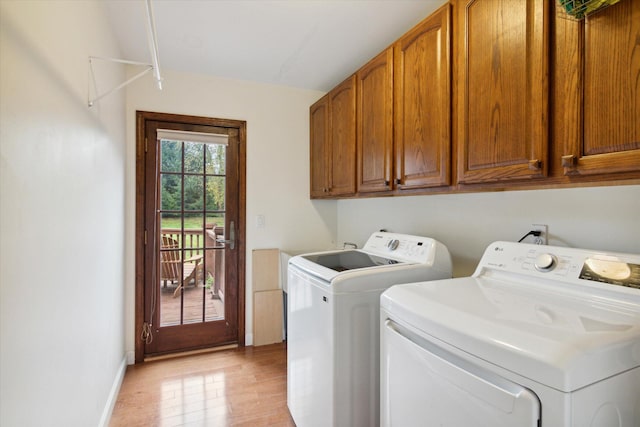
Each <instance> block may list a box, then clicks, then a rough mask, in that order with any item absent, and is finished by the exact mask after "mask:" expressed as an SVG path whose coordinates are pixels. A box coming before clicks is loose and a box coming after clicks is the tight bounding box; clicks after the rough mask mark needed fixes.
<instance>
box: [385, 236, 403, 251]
mask: <svg viewBox="0 0 640 427" xmlns="http://www.w3.org/2000/svg"><path fill="white" fill-rule="evenodd" d="M398 245H400V240H398V239H391V240H389V243H387V247H388V248H389V250H390V251H395V250H396V249H398Z"/></svg>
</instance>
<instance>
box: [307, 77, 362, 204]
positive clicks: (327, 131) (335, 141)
mask: <svg viewBox="0 0 640 427" xmlns="http://www.w3.org/2000/svg"><path fill="white" fill-rule="evenodd" d="M309 127H310V132H311V135H310V158H311V197H312V198H319V197H333V196H345V195H350V194H354V193H355V190H356V77H355V74H354V75H353V76H351V77H349V78H348V79H347V80H345V81H344V82H342V83H341V84H340V85H338V86H337V87H336V88H335V89H333V90H332V91H331V92H329V93H328V94H326V95H325V96H323V97H322V98H320V99H319V100H318V101H317V102H316V103H315V104H313V105H312V106H311V108H310V109H309Z"/></svg>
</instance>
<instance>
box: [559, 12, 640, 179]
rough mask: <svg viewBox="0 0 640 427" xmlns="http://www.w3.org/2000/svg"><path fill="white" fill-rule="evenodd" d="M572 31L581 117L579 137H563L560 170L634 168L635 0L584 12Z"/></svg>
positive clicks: (639, 84)
mask: <svg viewBox="0 0 640 427" xmlns="http://www.w3.org/2000/svg"><path fill="white" fill-rule="evenodd" d="M581 27H582V28H581ZM573 30H574V31H576V32H578V33H579V34H580V35H582V34H583V37H584V43H583V44H582V45H583V46H584V47H583V49H579V50H578V58H579V60H578V64H575V65H574V66H576V68H577V69H578V70H584V76H582V81H583V88H584V89H583V94H582V102H583V106H582V108H580V107H578V108H577V109H576V111H578V113H579V112H580V111H582V112H583V115H584V116H583V120H582V123H583V135H582V138H580V135H579V134H578V136H577V137H576V138H573V139H570V140H567V141H566V152H565V155H564V156H563V157H562V166H563V167H564V173H565V175H591V174H603V173H606V174H610V173H621V172H638V171H640V0H626V1H621V2H620V3H617V4H615V5H613V6H610V7H608V8H606V9H604V10H602V11H600V12H597V13H595V14H593V15H591V16H588V17H587V18H586V19H585V20H584V21H581V22H579V23H577V24H576V25H575V26H574V27H573ZM578 46H580V45H578ZM580 62H582V66H581V64H580ZM560 77H561V76H560ZM579 100H580V99H579V98H578V101H579ZM579 122H580V121H578V123H579Z"/></svg>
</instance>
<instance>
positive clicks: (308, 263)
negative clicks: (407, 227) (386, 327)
mask: <svg viewBox="0 0 640 427" xmlns="http://www.w3.org/2000/svg"><path fill="white" fill-rule="evenodd" d="M451 271H452V270H451V256H450V255H449V251H448V250H447V248H446V247H445V246H444V245H443V244H442V243H440V242H438V241H436V240H434V239H431V238H427V237H420V236H411V235H404V234H395V233H386V232H377V233H373V234H372V235H371V237H370V238H369V240H368V241H367V243H366V244H365V246H364V247H363V248H362V249H353V250H338V251H329V252H318V253H313V254H306V255H300V256H295V257H293V258H291V260H290V261H289V268H288V288H289V289H288V304H287V311H288V316H287V318H288V319H287V404H288V406H289V410H290V411H291V415H292V416H293V419H294V421H295V422H296V425H297V426H298V427H308V426H318V427H327V426H345V427H347V426H349V427H351V426H358V427H365V426H378V424H379V393H380V391H379V375H378V372H379V369H380V368H379V354H380V347H379V318H380V294H381V293H382V291H384V290H385V289H387V288H388V287H389V286H391V285H393V284H394V283H403V282H407V281H417V280H420V281H423V280H432V279H443V278H450V277H451Z"/></svg>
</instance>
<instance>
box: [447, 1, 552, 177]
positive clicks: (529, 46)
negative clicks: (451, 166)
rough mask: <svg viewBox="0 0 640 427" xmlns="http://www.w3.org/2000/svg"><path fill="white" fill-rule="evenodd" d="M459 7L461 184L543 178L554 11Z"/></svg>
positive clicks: (511, 4) (541, 5)
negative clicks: (549, 36) (549, 58)
mask: <svg viewBox="0 0 640 427" xmlns="http://www.w3.org/2000/svg"><path fill="white" fill-rule="evenodd" d="M458 4H459V5H460V6H461V7H457V21H456V22H457V24H458V29H459V30H460V32H461V37H460V40H459V41H458V42H457V43H458V45H457V46H458V52H459V53H458V55H459V56H458V62H457V63H458V73H457V74H458V77H459V86H458V101H459V103H458V107H457V112H458V182H459V183H463V184H467V183H482V182H494V181H510V180H523V179H530V178H538V177H544V176H545V175H546V174H547V168H548V166H547V158H548V153H547V152H548V124H547V119H548V117H547V115H548V111H547V109H548V60H547V58H548V49H549V48H548V43H549V38H548V33H549V15H550V7H549V3H548V2H546V1H544V0H472V1H468V0H463V1H460V2H458Z"/></svg>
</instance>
